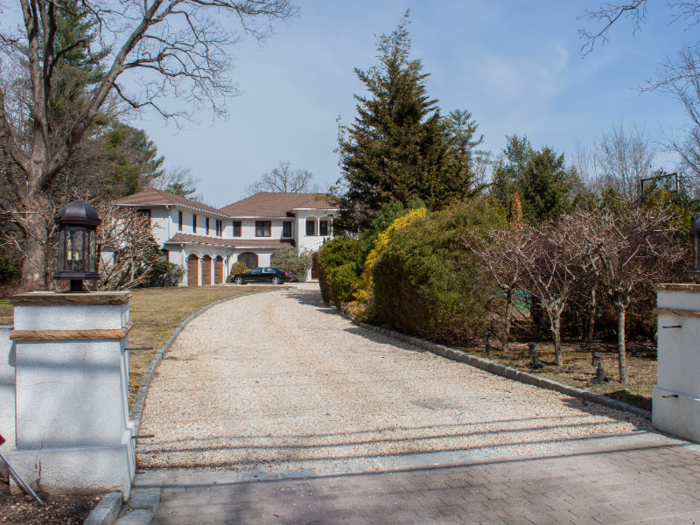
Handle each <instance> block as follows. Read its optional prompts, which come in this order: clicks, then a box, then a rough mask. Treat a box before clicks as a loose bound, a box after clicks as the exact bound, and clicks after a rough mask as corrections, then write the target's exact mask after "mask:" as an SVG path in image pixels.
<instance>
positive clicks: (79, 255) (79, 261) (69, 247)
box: [53, 200, 102, 292]
mask: <svg viewBox="0 0 700 525" xmlns="http://www.w3.org/2000/svg"><path fill="white" fill-rule="evenodd" d="M54 221H55V222H56V224H57V225H58V271H57V272H56V273H55V274H53V278H54V279H69V280H70V291H71V292H85V291H86V290H85V289H84V288H83V280H85V279H88V280H97V279H99V278H100V274H99V273H98V272H97V226H98V225H99V224H101V223H102V220H100V218H99V217H98V216H97V211H96V210H95V208H93V207H92V206H90V205H89V204H88V203H87V202H85V201H83V200H77V201H74V202H71V203H70V204H69V205H68V206H66V207H65V208H63V209H62V210H61V213H59V214H58V217H56V218H55V219H54Z"/></svg>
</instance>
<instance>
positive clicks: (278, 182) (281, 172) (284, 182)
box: [245, 162, 320, 196]
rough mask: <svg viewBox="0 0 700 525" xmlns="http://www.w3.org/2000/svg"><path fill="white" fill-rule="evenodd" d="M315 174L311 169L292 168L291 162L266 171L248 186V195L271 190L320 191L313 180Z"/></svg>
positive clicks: (289, 191) (292, 191) (283, 191)
mask: <svg viewBox="0 0 700 525" xmlns="http://www.w3.org/2000/svg"><path fill="white" fill-rule="evenodd" d="M313 180H314V176H313V175H312V174H311V172H310V171H309V170H292V167H291V164H290V163H289V162H280V165H279V166H278V167H277V168H275V169H273V170H272V171H271V172H269V173H264V174H263V175H262V177H260V180H258V181H255V182H254V183H253V184H251V185H250V186H246V188H245V192H246V194H247V195H248V196H250V195H255V194H256V193H262V192H265V191H269V192H272V193H316V192H318V191H320V188H319V187H318V185H317V184H314V182H313Z"/></svg>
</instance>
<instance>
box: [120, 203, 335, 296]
mask: <svg viewBox="0 0 700 525" xmlns="http://www.w3.org/2000/svg"><path fill="white" fill-rule="evenodd" d="M114 204H115V205H117V206H129V207H133V208H136V209H137V210H138V211H140V212H142V213H144V214H148V215H149V216H150V218H151V226H152V227H153V234H154V236H155V238H156V241H157V242H158V243H159V244H160V246H161V250H162V252H163V257H164V258H165V259H166V260H168V261H170V262H172V263H175V264H179V265H181V266H183V267H184V268H185V269H186V270H187V276H186V278H185V279H184V280H183V285H187V286H206V285H210V284H220V283H223V282H224V281H225V280H226V277H227V276H228V274H229V271H230V268H231V265H232V264H233V263H235V262H236V261H243V262H245V263H246V265H247V266H248V268H258V267H265V266H270V257H271V256H272V254H273V253H274V252H275V251H276V250H278V249H280V248H284V247H289V246H298V247H299V248H301V249H307V250H309V251H311V252H316V251H317V250H318V248H319V247H320V246H321V245H322V244H323V242H324V241H325V240H326V239H330V238H331V237H332V230H331V220H332V217H333V215H334V213H335V212H336V211H337V208H336V207H334V206H333V205H332V204H331V203H330V202H329V201H328V200H327V199H326V196H325V195H323V194H317V193H258V194H256V195H253V196H252V197H248V198H247V199H243V200H241V201H238V202H234V203H233V204H229V205H228V206H226V207H224V208H221V209H218V210H217V209H216V208H212V207H211V206H207V205H206V204H201V203H199V202H195V201H191V200H189V199H186V198H184V197H180V196H178V195H174V194H172V193H167V192H165V191H161V190H147V191H144V192H141V193H136V194H134V195H129V196H128V197H124V198H121V199H119V200H117V201H115V202H114ZM309 278H312V279H313V278H316V268H315V265H314V268H313V269H312V270H311V271H310V275H309Z"/></svg>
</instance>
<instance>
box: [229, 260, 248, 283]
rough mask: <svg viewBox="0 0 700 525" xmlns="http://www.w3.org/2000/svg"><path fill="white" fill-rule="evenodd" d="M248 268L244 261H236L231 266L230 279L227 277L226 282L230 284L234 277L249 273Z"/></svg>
mask: <svg viewBox="0 0 700 525" xmlns="http://www.w3.org/2000/svg"><path fill="white" fill-rule="evenodd" d="M248 271H249V270H248V266H246V263H244V262H243V261H236V262H235V263H233V264H232V265H231V272H230V273H229V274H228V277H226V282H227V283H230V282H231V278H232V277H233V276H234V275H238V274H239V273H246V272H248Z"/></svg>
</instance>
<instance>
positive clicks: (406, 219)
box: [348, 208, 428, 321]
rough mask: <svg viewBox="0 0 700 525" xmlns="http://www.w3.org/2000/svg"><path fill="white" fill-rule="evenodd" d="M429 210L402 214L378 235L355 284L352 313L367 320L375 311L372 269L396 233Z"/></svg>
mask: <svg viewBox="0 0 700 525" xmlns="http://www.w3.org/2000/svg"><path fill="white" fill-rule="evenodd" d="M427 213H428V211H427V210H426V209H425V208H418V209H416V210H411V211H409V212H408V213H407V214H406V215H402V216H401V217H399V218H398V219H396V220H395V221H394V222H392V223H391V225H390V226H389V227H388V228H387V229H386V230H384V231H383V232H382V233H380V234H379V235H378V236H377V239H376V240H375V241H374V247H373V248H372V251H371V252H369V255H367V259H366V260H365V269H364V271H363V272H362V275H361V276H360V280H359V281H358V282H357V284H356V285H355V294H354V295H355V301H353V302H351V303H350V304H348V310H349V312H350V314H351V315H352V316H353V317H355V318H356V319H358V320H360V321H367V320H368V319H370V318H371V316H372V314H373V312H374V290H373V282H372V269H373V268H374V265H375V264H376V262H377V259H378V258H379V255H380V254H381V253H382V252H383V251H384V250H385V249H386V247H387V246H388V245H389V242H390V241H391V239H392V237H393V236H394V234H395V233H396V232H397V231H398V230H400V229H401V228H405V227H406V226H408V225H409V224H411V223H412V222H413V221H415V220H417V219H420V218H421V217H425V216H426V214H427Z"/></svg>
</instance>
